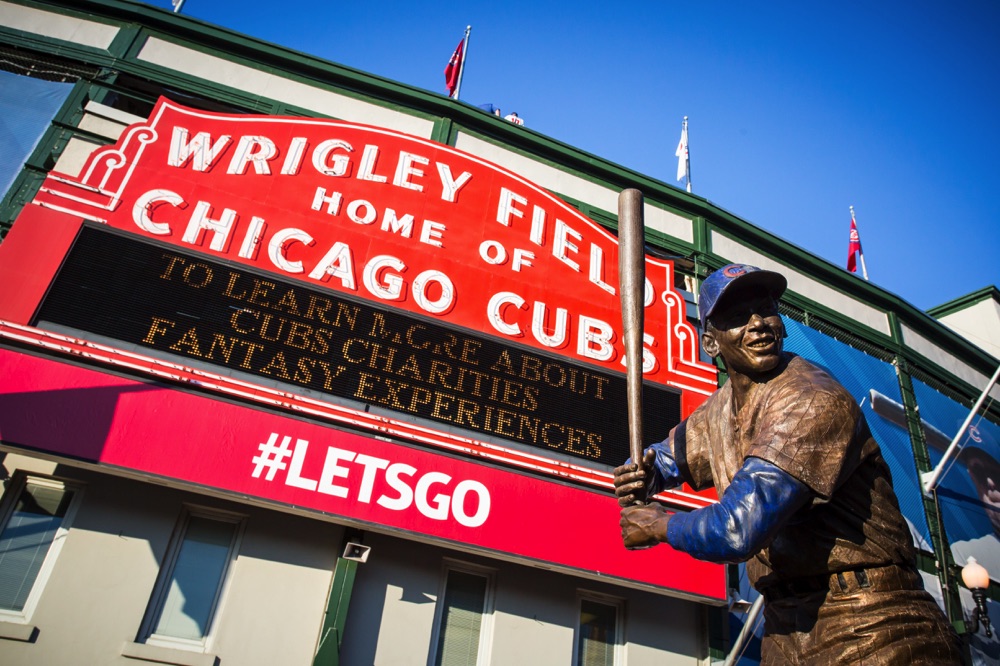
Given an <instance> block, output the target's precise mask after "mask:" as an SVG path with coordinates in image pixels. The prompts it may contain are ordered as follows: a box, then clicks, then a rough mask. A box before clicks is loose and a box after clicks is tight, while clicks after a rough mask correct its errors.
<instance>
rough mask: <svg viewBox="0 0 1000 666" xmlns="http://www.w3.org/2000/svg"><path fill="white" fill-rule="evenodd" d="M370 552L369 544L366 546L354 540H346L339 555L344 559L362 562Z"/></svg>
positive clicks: (365, 560) (366, 559)
mask: <svg viewBox="0 0 1000 666" xmlns="http://www.w3.org/2000/svg"><path fill="white" fill-rule="evenodd" d="M371 552H372V547H371V546H366V545H364V544H363V543H356V542H354V541H348V542H347V545H346V546H344V554H343V555H341V557H343V558H344V559H345V560H352V561H354V562H360V563H361V564H364V563H365V562H367V561H368V555H370V554H371Z"/></svg>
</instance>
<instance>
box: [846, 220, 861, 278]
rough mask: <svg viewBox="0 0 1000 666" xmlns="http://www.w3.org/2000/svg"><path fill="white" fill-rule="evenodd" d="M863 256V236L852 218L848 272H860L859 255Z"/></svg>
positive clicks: (848, 246)
mask: <svg viewBox="0 0 1000 666" xmlns="http://www.w3.org/2000/svg"><path fill="white" fill-rule="evenodd" d="M860 254H861V236H859V235H858V225H857V224H856V223H855V222H854V218H853V217H851V240H850V243H849V244H848V245H847V270H849V271H851V272H852V273H857V272H858V255H860Z"/></svg>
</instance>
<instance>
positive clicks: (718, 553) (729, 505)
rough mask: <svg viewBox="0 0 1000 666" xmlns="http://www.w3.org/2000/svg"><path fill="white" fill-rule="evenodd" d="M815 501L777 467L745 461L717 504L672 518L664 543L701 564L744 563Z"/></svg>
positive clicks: (757, 461) (761, 462) (807, 490)
mask: <svg viewBox="0 0 1000 666" xmlns="http://www.w3.org/2000/svg"><path fill="white" fill-rule="evenodd" d="M813 496H814V495H813V492H812V491H811V490H810V489H809V487H808V486H806V485H805V484H804V483H802V482H801V481H799V480H798V479H796V478H795V477H793V476H791V475H790V474H788V473H787V472H784V471H783V470H782V469H781V468H779V467H777V466H776V465H773V464H771V463H769V462H767V461H765V460H761V459H760V458H753V457H751V458H747V459H746V462H744V463H743V467H741V468H740V471H738V472H737V473H736V475H735V476H734V477H733V481H732V483H730V484H729V487H728V488H726V492H724V493H723V494H722V497H721V498H720V500H719V502H718V503H717V504H713V505H712V506H708V507H705V508H704V509H698V510H696V511H692V512H690V513H676V514H674V515H673V516H671V517H670V522H669V523H668V524H667V543H669V544H670V545H671V546H673V547H674V548H676V549H677V550H681V551H684V552H686V553H688V554H690V555H692V556H694V557H697V558H698V559H700V560H708V561H709V562H729V563H735V562H745V561H746V560H748V559H750V558H751V557H753V556H754V555H755V554H757V553H758V552H760V551H761V550H762V549H764V548H766V547H767V545H768V544H769V543H771V541H772V540H773V539H774V536H775V535H776V534H777V533H778V530H780V529H781V528H782V527H783V526H784V525H785V524H787V523H788V521H789V519H791V517H792V516H793V515H794V514H795V512H796V511H798V510H799V509H801V508H802V507H804V506H805V505H806V504H808V503H809V502H810V500H811V499H812V498H813Z"/></svg>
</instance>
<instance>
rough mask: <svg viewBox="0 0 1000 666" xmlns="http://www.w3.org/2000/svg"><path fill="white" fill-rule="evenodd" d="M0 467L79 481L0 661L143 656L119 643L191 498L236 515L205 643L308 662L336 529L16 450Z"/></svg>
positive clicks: (228, 653)
mask: <svg viewBox="0 0 1000 666" xmlns="http://www.w3.org/2000/svg"><path fill="white" fill-rule="evenodd" d="M4 467H5V468H6V469H7V471H8V472H10V473H13V472H15V471H16V470H18V469H32V470H33V471H38V472H47V471H49V470H51V471H53V473H54V474H55V475H57V476H59V477H63V478H65V479H71V480H75V481H82V482H83V483H84V490H83V495H82V497H81V501H80V504H79V505H78V510H77V512H76V515H75V517H74V518H73V520H72V524H71V526H70V530H69V533H68V535H67V536H66V539H65V542H64V544H63V547H62V550H61V552H60V553H59V556H58V559H57V561H56V564H55V567H54V568H53V570H52V573H51V576H50V577H49V579H48V581H47V582H46V584H45V586H44V590H43V593H42V595H41V597H40V599H39V602H38V605H37V607H36V608H35V611H34V613H32V615H31V617H29V618H27V619H28V622H29V625H31V626H34V627H37V635H36V638H35V640H34V642H27V641H19V640H9V639H8V640H5V639H0V663H2V664H4V665H5V666H18V665H21V664H24V665H26V666H27V665H29V664H31V665H37V664H46V665H47V666H59V665H62V664H66V665H67V666H68V665H71V664H72V665H74V666H78V665H80V664H121V665H128V666H139V665H140V664H142V663H150V662H147V661H145V660H141V659H135V658H126V657H124V656H122V652H123V649H125V650H126V651H130V652H132V653H135V652H136V650H134V649H133V650H129V646H131V645H132V644H133V642H134V641H135V639H136V637H137V633H138V632H139V628H140V624H141V622H142V618H143V614H144V613H145V610H146V606H147V604H148V602H149V598H150V594H151V592H152V590H153V586H154V583H155V582H156V578H157V575H158V573H159V569H160V562H161V561H162V559H163V556H164V553H165V551H166V549H167V547H168V544H169V541H170V536H171V533H172V531H173V529H174V526H175V525H176V523H177V519H178V516H179V514H180V511H181V507H182V506H183V504H184V503H185V502H191V503H196V504H199V505H202V506H208V507H213V508H217V509H224V510H229V511H235V512H238V513H241V514H244V515H245V516H246V529H245V532H244V534H243V538H242V541H241V543H240V549H239V554H238V557H237V559H236V561H235V563H234V565H233V568H232V571H231V574H230V579H229V585H228V587H227V589H226V591H225V593H224V596H223V599H222V601H221V607H220V610H219V612H218V613H217V616H216V618H217V619H216V622H215V625H214V627H213V629H212V631H211V637H210V640H209V646H208V651H209V652H210V653H211V654H215V655H217V656H218V657H219V661H220V663H221V664H233V665H237V664H238V665H241V666H243V665H246V666H253V665H255V664H259V665H260V666H274V665H275V664H283V665H285V664H287V665H294V664H301V665H303V666H309V665H311V664H312V658H313V654H314V651H315V647H316V639H317V636H318V634H319V629H320V626H321V623H322V618H323V612H324V610H325V607H326V597H327V592H328V590H329V585H330V577H331V571H332V570H333V566H334V563H335V560H336V554H337V551H338V549H339V546H340V543H341V539H342V530H341V528H340V527H338V526H336V525H332V524H329V523H324V522H320V521H317V520H307V519H305V518H301V517H297V516H291V515H286V514H282V513H278V512H275V511H267V510H263V509H259V508H254V507H249V506H245V505H238V504H235V503H232V502H226V501H222V500H217V499H213V498H208V497H202V496H198V495H194V494H191V493H186V492H182V491H179V490H172V489H168V488H164V487H161V486H158V485H153V484H150V483H141V482H138V481H131V480H126V479H121V478H116V477H112V476H109V475H106V474H99V473H94V472H89V471H85V470H80V469H73V468H69V467H66V466H64V465H63V466H53V465H51V464H49V463H44V462H41V461H33V460H31V459H29V458H22V457H20V456H13V455H8V456H7V458H6V460H5V461H4ZM0 633H3V632H0ZM144 647H146V646H140V648H139V649H140V651H141V649H142V648H144ZM157 652H158V654H159V655H160V656H166V658H168V659H175V660H176V661H168V662H166V663H198V662H197V661H190V659H192V658H195V657H197V656H200V655H197V654H196V653H185V652H184V651H180V650H167V651H166V652H164V649H161V650H159V651H157ZM202 658H204V657H202Z"/></svg>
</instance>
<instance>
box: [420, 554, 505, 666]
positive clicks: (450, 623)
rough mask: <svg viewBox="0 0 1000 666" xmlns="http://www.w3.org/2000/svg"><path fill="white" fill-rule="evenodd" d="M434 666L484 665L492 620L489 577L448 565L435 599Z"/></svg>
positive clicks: (484, 572) (482, 572)
mask: <svg viewBox="0 0 1000 666" xmlns="http://www.w3.org/2000/svg"><path fill="white" fill-rule="evenodd" d="M439 599H440V601H439V603H438V609H437V620H436V622H435V628H436V633H437V639H436V641H435V642H434V644H435V658H434V662H433V663H434V664H435V666H468V665H469V664H485V663H487V659H488V655H489V653H490V645H489V637H490V635H491V633H492V632H491V629H492V627H491V626H489V625H490V623H491V620H492V617H493V607H492V606H493V573H492V572H491V571H489V570H486V569H480V568H478V567H470V566H468V565H459V564H449V565H448V567H447V568H446V569H445V581H444V590H443V592H442V594H441V595H440V596H439Z"/></svg>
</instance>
